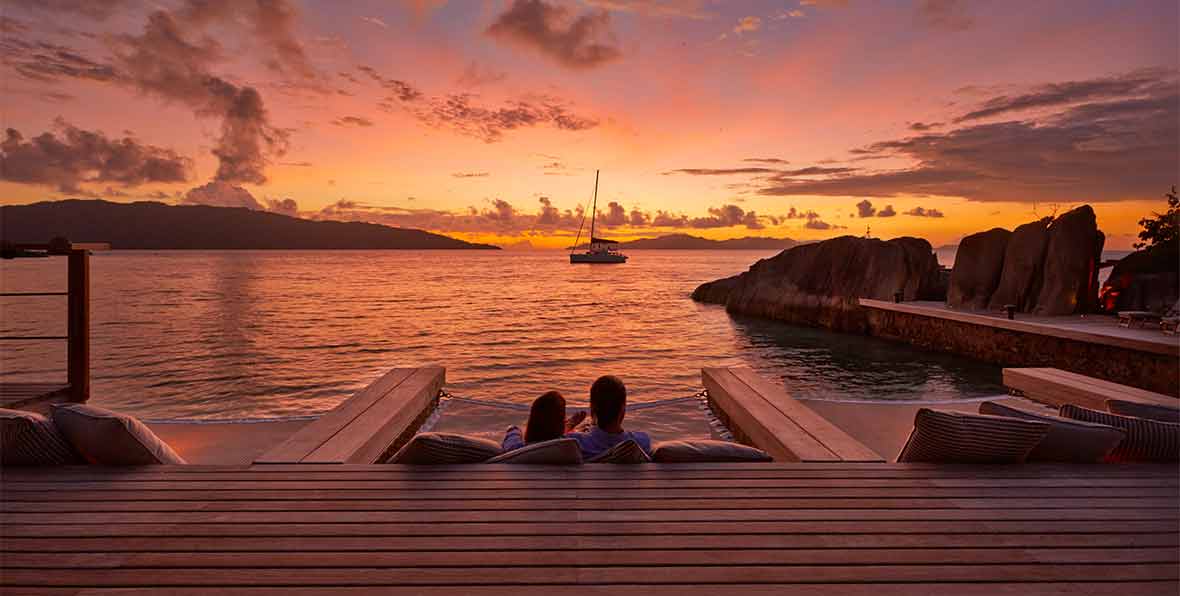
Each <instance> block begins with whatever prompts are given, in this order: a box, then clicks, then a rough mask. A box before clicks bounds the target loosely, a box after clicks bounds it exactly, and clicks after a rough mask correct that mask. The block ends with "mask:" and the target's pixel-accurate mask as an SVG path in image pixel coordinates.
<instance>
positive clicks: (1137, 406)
mask: <svg viewBox="0 0 1180 596" xmlns="http://www.w3.org/2000/svg"><path fill="white" fill-rule="evenodd" d="M1177 403H1180V402H1177ZM1106 411H1108V412H1110V413H1111V414H1118V415H1119V416H1134V417H1136V418H1147V419H1148V420H1159V421H1160V422H1171V423H1173V424H1180V407H1169V406H1161V405H1158V404H1145V403H1143V402H1138V401H1127V400H1124V399H1108V400H1106Z"/></svg>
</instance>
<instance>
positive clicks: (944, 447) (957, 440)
mask: <svg viewBox="0 0 1180 596" xmlns="http://www.w3.org/2000/svg"><path fill="white" fill-rule="evenodd" d="M1048 432H1049V425H1048V424H1046V423H1044V422H1034V421H1031V420H1018V419H1016V418H1007V417H1004V416H985V415H982V414H968V413H964V412H948V411H940V410H931V409H929V408H922V409H920V410H918V414H917V415H916V416H914V430H913V432H911V433H910V438H909V439H908V440H906V443H905V446H904V447H902V448H901V453H900V454H899V455H898V456H897V461H899V462H931V463H945V464H1018V463H1022V462H1024V461H1025V459H1027V458H1028V454H1029V452H1030V451H1032V450H1033V448H1034V447H1036V446H1037V444H1038V443H1040V442H1041V439H1043V438H1045V434H1046V433H1048Z"/></svg>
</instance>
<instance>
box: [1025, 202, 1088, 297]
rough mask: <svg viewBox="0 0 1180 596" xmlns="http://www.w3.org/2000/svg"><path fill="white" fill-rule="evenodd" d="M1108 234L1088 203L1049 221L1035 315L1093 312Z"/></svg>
mask: <svg viewBox="0 0 1180 596" xmlns="http://www.w3.org/2000/svg"><path fill="white" fill-rule="evenodd" d="M1105 240H1106V236H1105V235H1103V233H1102V232H1100V231H1098V219H1097V218H1096V217H1095V216H1094V210H1093V209H1091V208H1090V206H1089V205H1082V206H1081V207H1078V208H1077V209H1074V210H1072V211H1069V212H1067V213H1065V214H1064V215H1062V216H1061V217H1058V218H1057V219H1055V220H1053V223H1051V224H1049V247H1048V248H1047V249H1046V250H1045V267H1044V273H1043V274H1042V281H1041V291H1040V293H1039V294H1038V295H1037V304H1036V306H1035V307H1034V308H1033V311H1032V312H1033V314H1037V315H1044V316H1052V315H1071V314H1074V313H1088V312H1094V310H1095V306H1096V304H1097V301H1098V263H1099V262H1100V261H1101V259H1102V245H1103V244H1104V243H1105Z"/></svg>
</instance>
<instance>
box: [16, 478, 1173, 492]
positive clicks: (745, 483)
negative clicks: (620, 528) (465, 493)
mask: <svg viewBox="0 0 1180 596" xmlns="http://www.w3.org/2000/svg"><path fill="white" fill-rule="evenodd" d="M718 484H719V482H718V481H717V480H711V479H699V478H688V479H674V478H673V479H637V480H631V481H629V482H628V483H627V486H628V489H629V490H636V489H675V488H715V487H717V486H718ZM724 484H725V488H728V489H737V488H811V489H817V490H820V489H829V488H874V487H881V488H886V487H898V488H900V487H906V488H933V487H944V488H956V487H981V488H983V487H993V488H1000V487H1012V488H1065V487H1111V488H1116V487H1144V488H1146V487H1176V486H1178V485H1180V479H1177V478H1162V477H1155V478H997V479H991V478H970V477H949V478H915V479H910V478H864V479H858V478H787V479H775V478H744V479H736V480H728V481H726V482H725V483H724ZM619 486H620V484H619V483H618V482H617V481H612V480H597V479H595V480H550V479H546V478H538V479H529V480H519V479H514V480H480V479H474V478H473V479H472V480H470V481H468V482H462V481H458V480H456V481H437V480H340V481H331V480H308V481H299V480H293V481H255V480H240V481H239V480H222V481H190V482H183V483H179V482H175V481H169V480H162V481H151V480H143V481H141V480H129V481H125V482H112V481H80V482H75V483H71V484H69V485H62V484H61V483H55V482H19V483H17V482H13V483H8V482H5V486H4V491H3V492H4V493H17V492H24V491H53V490H59V489H64V488H68V489H69V490H76V491H103V490H119V491H127V490H157V491H169V490H174V491H189V490H215V491H226V490H235V489H238V490H272V491H307V490H378V489H379V490H390V491H394V490H404V491H423V492H425V491H440V490H450V489H460V488H462V489H465V490H474V489H482V490H488V491H499V490H542V489H562V488H567V489H577V490H590V489H604V490H608V491H609V490H611V489H617V488H618V487H619Z"/></svg>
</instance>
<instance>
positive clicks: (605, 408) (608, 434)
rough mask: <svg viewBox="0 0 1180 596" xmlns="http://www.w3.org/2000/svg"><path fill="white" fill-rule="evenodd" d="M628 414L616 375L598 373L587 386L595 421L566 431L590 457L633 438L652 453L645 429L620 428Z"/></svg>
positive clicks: (624, 391) (621, 384)
mask: <svg viewBox="0 0 1180 596" xmlns="http://www.w3.org/2000/svg"><path fill="white" fill-rule="evenodd" d="M626 414H627V388H626V387H624V386H623V382H622V381H620V380H619V378H618V377H615V376H612V375H607V376H604V377H599V378H598V380H597V381H594V384H593V385H591V386H590V415H591V416H592V417H593V418H594V424H593V426H591V427H590V430H588V431H585V432H577V433H570V434H568V435H566V436H567V437H570V438H572V439H575V440H577V441H578V447H580V448H581V449H582V457H584V458H586V459H590V458H592V457H594V456H596V455H598V454H600V453H602V452H604V451H606V450H607V449H610V448H611V447H614V446H615V445H617V444H619V443H622V442H623V441H626V440H627V439H634V440H635V442H636V443H639V446H640V447H642V448H643V451H644V452H645V453H647V454H648V455H651V438H650V437H648V436H647V433H642V432H637V431H626V430H623V417H624V416H625V415H626Z"/></svg>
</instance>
